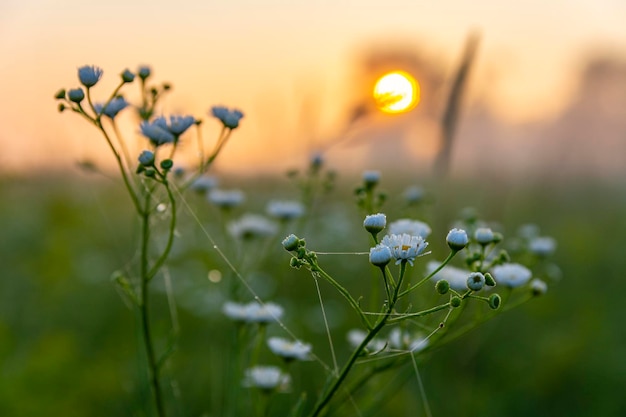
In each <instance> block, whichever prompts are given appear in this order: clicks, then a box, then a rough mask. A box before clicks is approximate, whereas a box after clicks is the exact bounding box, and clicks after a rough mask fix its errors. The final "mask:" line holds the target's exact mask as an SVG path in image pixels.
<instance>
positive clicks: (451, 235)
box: [446, 229, 469, 251]
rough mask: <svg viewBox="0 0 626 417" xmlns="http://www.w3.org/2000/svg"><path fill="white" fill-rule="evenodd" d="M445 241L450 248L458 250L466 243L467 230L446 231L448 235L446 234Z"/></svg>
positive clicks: (467, 239)
mask: <svg viewBox="0 0 626 417" xmlns="http://www.w3.org/2000/svg"><path fill="white" fill-rule="evenodd" d="M446 242H448V246H449V247H450V249H452V250H454V251H459V250H461V249H463V248H464V247H465V246H466V245H467V244H468V242H469V238H468V237H467V232H466V231H465V230H463V229H452V230H450V232H448V236H446Z"/></svg>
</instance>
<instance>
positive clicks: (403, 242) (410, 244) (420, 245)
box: [381, 233, 428, 266]
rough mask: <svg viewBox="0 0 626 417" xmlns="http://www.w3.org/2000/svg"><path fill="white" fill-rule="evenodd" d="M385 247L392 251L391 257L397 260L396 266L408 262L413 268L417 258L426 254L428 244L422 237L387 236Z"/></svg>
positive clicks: (405, 235)
mask: <svg viewBox="0 0 626 417" xmlns="http://www.w3.org/2000/svg"><path fill="white" fill-rule="evenodd" d="M381 243H382V244H383V245H385V246H387V247H389V249H391V255H392V256H393V257H394V258H395V259H396V265H398V264H399V263H401V262H402V261H406V262H408V263H410V264H411V266H413V261H414V260H415V258H416V257H417V256H419V255H421V254H422V252H424V249H426V246H428V243H427V242H426V241H424V239H423V238H422V237H421V236H411V235H408V234H406V233H404V234H402V235H395V234H392V235H387V236H385V237H384V238H383V240H382V242H381Z"/></svg>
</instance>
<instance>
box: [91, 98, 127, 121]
mask: <svg viewBox="0 0 626 417" xmlns="http://www.w3.org/2000/svg"><path fill="white" fill-rule="evenodd" d="M93 106H94V108H95V110H96V113H98V114H102V115H104V116H107V117H108V118H109V119H114V118H115V116H117V114H118V113H119V112H121V111H122V110H124V109H125V108H126V107H128V102H127V101H126V99H125V98H124V97H122V96H117V97H115V98H114V99H113V100H111V101H110V102H109V104H107V105H106V106H104V105H102V104H100V103H96V104H94V105H93Z"/></svg>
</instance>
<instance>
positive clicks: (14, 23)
mask: <svg viewBox="0 0 626 417" xmlns="http://www.w3.org/2000/svg"><path fill="white" fill-rule="evenodd" d="M434 3H435V2H430V1H415V0H411V1H409V0H406V1H399V0H395V1H394V0H389V1H385V2H381V1H379V0H359V1H337V0H335V1H330V0H325V1H312V0H309V1H301V0H291V1H288V0H282V1H279V0H271V1H255V0H229V1H207V0H204V1H179V2H171V1H161V0H154V1H133V0H109V1H106V2H88V1H84V0H82V1H78V0H56V1H55V0H48V1H46V0H24V1H19V0H4V1H3V2H2V3H1V4H0V54H1V56H2V57H3V58H2V60H1V61H0V91H1V93H2V94H1V96H0V97H1V98H0V142H1V143H2V146H3V149H4V152H3V155H1V156H0V161H1V163H2V167H3V170H23V169H24V168H25V167H30V166H32V165H33V164H44V165H51V164H52V165H54V164H59V165H61V166H64V165H71V164H72V163H73V161H76V160H77V159H82V158H93V157H95V156H97V155H98V154H100V153H102V152H105V151H104V148H103V147H102V144H101V143H100V142H101V138H99V137H98V136H97V134H96V132H95V131H92V130H91V129H88V128H87V126H86V125H85V124H84V123H83V122H82V121H81V120H79V118H78V117H76V116H74V115H70V114H58V113H57V112H56V106H55V102H54V100H53V99H52V96H53V94H54V93H55V92H56V91H57V90H58V89H59V88H60V87H67V88H72V87H74V86H77V80H76V68H77V67H79V66H81V65H84V64H96V65H99V66H101V67H102V68H103V69H104V70H105V76H104V79H103V81H102V85H101V86H100V85H99V86H98V87H100V88H101V89H102V91H103V93H102V98H104V96H105V95H106V94H108V92H109V91H108V88H110V87H111V86H112V85H113V84H114V83H115V82H116V81H117V75H118V73H119V72H120V71H121V70H123V69H124V68H126V67H130V68H131V69H134V68H136V66H137V65H138V64H149V65H151V66H152V67H153V69H154V71H155V74H156V79H157V80H160V81H171V82H172V83H173V84H174V87H175V89H174V91H173V93H172V95H171V96H170V97H169V98H168V99H167V100H166V102H165V108H164V109H163V111H164V112H165V113H168V112H171V111H175V112H182V113H191V114H194V115H196V116H202V115H204V114H206V111H207V110H208V109H209V108H210V106H212V105H214V104H224V105H228V106H237V107H239V108H241V109H242V110H243V111H244V112H245V113H246V118H245V119H244V121H243V123H242V128H241V130H240V131H239V132H237V134H236V135H235V137H234V140H233V141H232V143H230V144H229V145H228V146H229V147H228V149H227V153H226V154H225V155H224V157H225V161H224V162H223V164H224V166H225V167H235V166H238V165H242V164H259V165H260V166H263V165H265V166H269V165H271V164H272V158H275V157H278V158H293V155H298V154H303V153H305V152H306V150H307V147H308V146H309V143H306V142H307V141H308V140H309V139H306V140H303V138H302V136H303V135H304V136H309V137H310V136H315V135H319V136H321V137H329V136H332V132H335V131H336V130H337V126H338V124H339V123H340V122H341V120H342V119H343V118H344V117H345V114H344V111H345V108H346V107H347V106H349V105H350V104H351V103H352V102H353V97H354V96H355V94H358V93H355V92H354V91H352V90H353V88H354V86H353V85H351V84H350V82H349V81H350V77H351V76H352V75H353V74H354V72H355V69H354V65H355V59H356V58H357V56H356V53H357V51H358V50H360V49H363V48H364V46H365V45H367V43H368V42H377V43H381V42H383V43H384V42H385V41H386V40H389V42H395V43H398V42H407V43H409V44H414V45H419V46H420V47H421V48H423V49H424V50H426V51H427V52H428V53H429V54H431V55H432V56H436V57H438V59H440V60H442V62H443V63H444V64H445V65H446V66H447V67H448V68H450V70H452V68H453V67H454V65H455V63H456V61H457V60H458V57H459V55H460V52H461V48H462V45H463V42H464V39H465V37H466V35H467V34H468V32H469V31H471V30H474V29H479V30H480V31H481V33H482V39H483V43H482V45H481V49H480V53H479V56H478V65H477V67H476V69H475V71H474V72H473V74H472V80H473V87H472V89H471V91H470V93H471V94H470V97H469V100H478V99H481V100H485V101H487V103H488V104H489V105H490V108H491V109H492V111H494V112H495V113H496V114H497V115H498V116H500V117H502V118H503V119H504V120H507V121H510V122H515V123H518V122H524V121H528V120H536V119H540V118H545V117H550V116H551V115H553V114H554V113H555V112H557V111H558V110H559V109H560V108H561V106H562V105H563V104H564V103H565V102H566V101H567V99H568V98H569V95H570V94H571V93H572V90H573V88H574V86H573V85H572V82H573V81H572V80H573V79H572V74H574V73H575V71H577V70H578V69H579V68H578V65H579V64H580V62H581V57H580V53H583V52H585V51H587V50H589V48H592V47H594V46H598V45H603V47H607V48H613V49H615V50H617V49H620V48H621V49H622V50H625V49H626V25H624V24H623V23H624V22H625V21H626V2H624V1H621V0H600V1H593V0H578V1H575V2H572V1H566V0H555V1H550V2H545V1H539V0H529V1H524V2H506V1H504V2H503V1H495V0H489V1H486V0H485V1H474V2H465V1H460V0H454V1H452V0H450V1H441V2H437V4H434ZM363 88H365V87H363ZM96 91H98V90H96ZM303 97H309V98H311V99H312V100H313V101H315V103H316V105H315V106H316V108H317V111H316V115H315V120H312V123H314V124H315V129H314V130H315V132H314V133H313V132H309V133H308V134H307V133H306V132H303V128H302V126H301V125H299V123H300V122H301V121H302V114H301V111H302V110H301V108H302V101H303ZM428 105H429V103H428V101H424V100H423V101H422V103H421V104H420V106H428ZM211 129H213V130H211ZM131 133H133V132H132V131H131ZM205 134H206V136H207V137H210V136H211V135H212V134H215V135H216V134H217V125H216V124H213V125H211V124H207V130H206V132H205ZM96 144H97V145H96ZM268 148H271V149H273V150H274V152H275V153H277V154H276V155H274V156H268V155H267V152H266V150H267V149H268ZM276 149H278V150H276ZM303 156H305V155H303ZM51 161H53V162H51Z"/></svg>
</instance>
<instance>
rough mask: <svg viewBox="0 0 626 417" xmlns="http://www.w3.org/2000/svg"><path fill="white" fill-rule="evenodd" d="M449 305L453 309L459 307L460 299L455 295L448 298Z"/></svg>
mask: <svg viewBox="0 0 626 417" xmlns="http://www.w3.org/2000/svg"><path fill="white" fill-rule="evenodd" d="M450 305H451V306H452V307H454V308H457V307H459V306H460V305H461V299H460V298H459V297H457V296H456V295H455V296H454V297H452V298H450Z"/></svg>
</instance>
